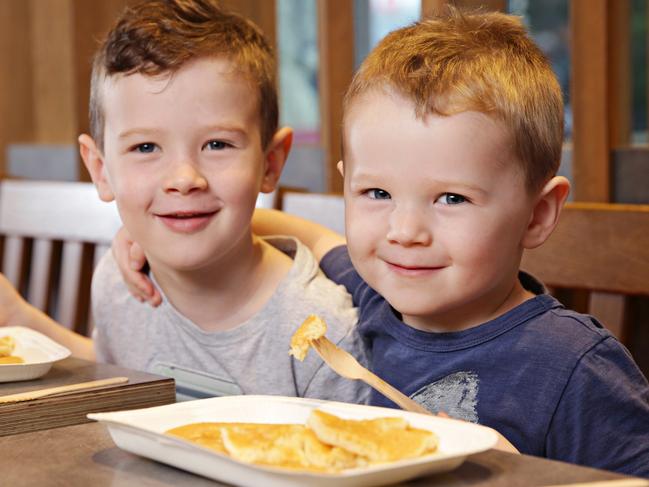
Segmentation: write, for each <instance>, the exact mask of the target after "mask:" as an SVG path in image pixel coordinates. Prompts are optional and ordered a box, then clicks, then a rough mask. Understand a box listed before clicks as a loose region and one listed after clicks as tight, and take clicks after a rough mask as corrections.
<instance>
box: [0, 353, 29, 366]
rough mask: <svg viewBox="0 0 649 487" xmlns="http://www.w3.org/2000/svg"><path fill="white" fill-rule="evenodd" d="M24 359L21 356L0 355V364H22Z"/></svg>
mask: <svg viewBox="0 0 649 487" xmlns="http://www.w3.org/2000/svg"><path fill="white" fill-rule="evenodd" d="M24 363H25V360H24V359H23V358H22V357H16V356H15V355H8V356H6V357H0V365H8V364H24Z"/></svg>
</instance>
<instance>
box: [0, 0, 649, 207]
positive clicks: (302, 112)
mask: <svg viewBox="0 0 649 487" xmlns="http://www.w3.org/2000/svg"><path fill="white" fill-rule="evenodd" d="M129 3H133V2H132V0H0V66H1V71H0V175H2V177H19V178H38V179H57V180H87V179H88V176H87V174H86V173H85V170H84V169H82V167H81V165H80V162H79V159H78V156H77V149H76V137H77V135H78V134H79V133H81V132H85V131H86V130H87V123H88V121H87V118H88V117H87V99H88V87H89V74H90V60H91V57H92V54H93V52H94V50H95V48H96V46H97V43H98V41H99V39H101V38H102V36H103V35H104V33H105V32H106V30H107V29H108V28H109V27H110V25H111V24H112V22H113V20H114V19H115V17H116V15H117V14H118V13H119V12H120V11H121V9H122V8H123V7H124V6H125V5H127V4H129ZM222 3H223V4H225V5H226V6H227V7H228V8H231V9H233V10H236V11H239V12H240V13H242V14H243V15H245V16H247V17H249V18H251V19H252V20H254V21H255V22H256V23H257V24H259V25H260V26H261V27H262V29H263V30H264V31H265V32H266V34H267V35H268V37H269V38H270V39H271V41H272V42H273V43H274V45H275V47H276V49H277V53H278V57H279V81H280V83H279V86H280V93H281V116H282V123H283V124H286V125H290V126H292V127H293V128H294V129H295V131H296V141H295V142H296V143H295V150H294V151H293V153H292V154H291V157H290V160H289V163H288V167H287V168H286V171H285V173H284V176H283V179H282V183H283V185H286V186H290V187H295V188H304V189H306V190H309V191H320V192H339V191H340V189H341V183H342V182H341V180H340V178H339V177H338V175H337V173H336V172H335V169H334V166H335V163H336V162H337V160H338V157H339V147H340V139H339V137H340V134H339V127H340V116H341V110H340V101H341V99H342V95H343V93H344V91H345V88H346V86H347V84H348V82H349V80H350V78H351V76H352V73H353V71H354V69H355V68H356V67H357V66H358V65H359V64H360V62H361V61H362V60H363V58H364V57H365V56H366V54H367V52H368V51H369V50H370V49H371V48H372V47H373V46H374V44H375V43H376V42H377V41H378V40H379V39H380V38H381V37H383V36H384V35H385V34H386V33H388V32H389V31H391V30H393V29H395V28H398V27H401V26H403V25H407V24H408V23H410V22H412V21H414V20H417V19H419V18H421V17H425V16H428V15H433V14H434V13H435V12H436V11H438V10H439V9H440V8H443V6H444V5H445V4H446V3H452V4H455V5H458V6H460V7H482V8H484V9H494V10H502V11H507V12H511V13H514V14H516V15H519V16H521V17H522V19H523V21H524V22H525V24H526V25H527V26H528V27H529V29H530V30H531V32H532V35H533V36H534V38H535V40H536V41H537V42H538V44H539V45H540V46H541V47H542V49H543V50H544V51H545V52H546V53H547V55H548V56H549V58H550V59H551V61H552V63H553V66H554V69H555V71H556V73H557V76H558V78H559V80H560V82H561V86H562V88H563V92H564V97H565V102H566V127H565V128H566V131H565V134H566V139H565V142H566V143H565V151H564V164H563V167H562V172H563V173H564V174H565V175H567V176H568V177H569V178H570V179H572V181H573V184H574V191H573V193H572V198H573V199H575V200H577V201H600V202H608V201H615V202H628V203H648V202H649V163H648V162H647V153H646V144H647V111H648V107H647V82H646V79H647V63H646V51H647V25H648V23H649V20H648V19H649V14H648V13H647V0H509V1H507V0H489V1H480V0H455V1H453V0H227V1H223V2H222Z"/></svg>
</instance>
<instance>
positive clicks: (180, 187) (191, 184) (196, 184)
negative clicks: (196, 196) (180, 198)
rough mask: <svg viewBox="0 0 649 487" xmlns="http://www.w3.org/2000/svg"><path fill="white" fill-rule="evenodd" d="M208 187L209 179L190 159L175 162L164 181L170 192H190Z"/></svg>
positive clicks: (167, 190)
mask: <svg viewBox="0 0 649 487" xmlns="http://www.w3.org/2000/svg"><path fill="white" fill-rule="evenodd" d="M206 188H207V179H205V177H204V176H203V174H202V173H201V172H200V170H199V168H198V167H197V165H196V164H195V163H194V162H193V161H191V160H189V159H187V160H184V161H182V162H179V163H177V164H174V165H173V167H172V168H171V169H170V171H169V173H168V175H167V177H166V179H165V182H164V189H165V191H166V192H169V193H179V194H189V193H191V192H193V191H203V190H205V189H206Z"/></svg>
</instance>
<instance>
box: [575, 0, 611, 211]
mask: <svg viewBox="0 0 649 487" xmlns="http://www.w3.org/2000/svg"><path fill="white" fill-rule="evenodd" d="M607 13H608V10H607V1H606V0H573V1H572V2H570V27H571V29H572V46H571V47H572V49H571V51H572V86H571V100H572V111H573V119H574V123H573V198H574V200H575V201H594V202H606V201H610V188H611V181H610V171H609V160H610V156H609V154H610V148H611V146H610V140H609V120H608V113H609V111H608V110H609V106H608V86H607V74H608V55H607V53H608V40H607V36H608V24H607Z"/></svg>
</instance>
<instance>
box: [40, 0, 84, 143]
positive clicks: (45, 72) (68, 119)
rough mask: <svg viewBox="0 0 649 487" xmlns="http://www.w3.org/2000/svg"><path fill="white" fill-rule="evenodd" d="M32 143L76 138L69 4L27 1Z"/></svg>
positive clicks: (64, 1) (65, 0)
mask: <svg viewBox="0 0 649 487" xmlns="http://www.w3.org/2000/svg"><path fill="white" fill-rule="evenodd" d="M29 3H30V4H31V18H30V21H31V47H32V49H31V61H32V66H33V69H32V74H33V83H32V97H33V99H34V101H35V103H34V107H33V109H34V133H33V140H34V142H37V143H45V144H70V143H74V142H75V140H76V135H77V125H78V124H77V113H76V107H75V103H76V84H75V79H74V76H73V70H72V68H73V65H74V60H73V57H74V51H73V44H72V41H73V36H72V15H73V12H72V1H71V0H46V1H43V0H30V2H29Z"/></svg>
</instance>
